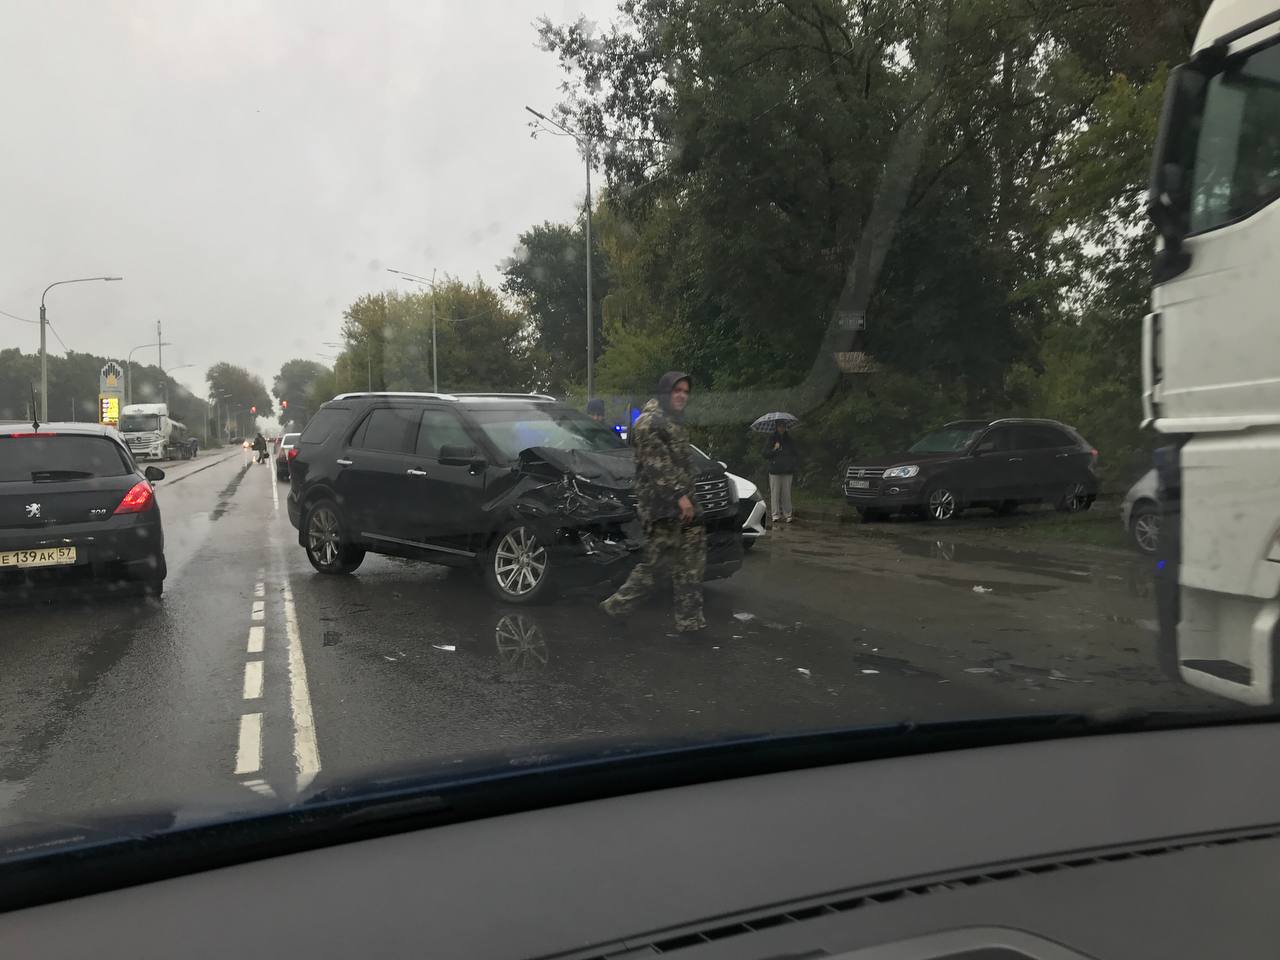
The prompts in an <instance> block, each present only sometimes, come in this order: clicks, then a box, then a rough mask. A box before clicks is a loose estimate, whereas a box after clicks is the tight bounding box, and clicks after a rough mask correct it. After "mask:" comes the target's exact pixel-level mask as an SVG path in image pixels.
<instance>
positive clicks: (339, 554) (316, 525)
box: [302, 499, 364, 574]
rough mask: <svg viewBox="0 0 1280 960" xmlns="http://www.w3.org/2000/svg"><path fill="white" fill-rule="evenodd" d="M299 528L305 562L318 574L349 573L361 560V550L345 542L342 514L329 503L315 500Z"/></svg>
mask: <svg viewBox="0 0 1280 960" xmlns="http://www.w3.org/2000/svg"><path fill="white" fill-rule="evenodd" d="M302 529H303V530H304V531H305V538H306V543H305V546H304V548H305V549H306V551H307V559H308V560H310V561H311V565H312V566H313V567H315V568H316V569H317V570H319V571H320V572H321V573H332V574H340V573H350V572H351V571H352V570H354V569H355V568H356V567H358V566H360V564H361V562H362V561H363V560H364V548H363V547H356V546H353V545H351V544H350V543H348V542H347V540H346V528H345V526H344V525H343V522H342V515H341V513H340V512H339V510H338V505H337V504H336V503H334V502H333V501H332V500H327V499H324V500H316V501H315V502H314V503H312V504H311V505H310V506H309V507H307V514H306V519H305V520H304V521H303V526H302Z"/></svg>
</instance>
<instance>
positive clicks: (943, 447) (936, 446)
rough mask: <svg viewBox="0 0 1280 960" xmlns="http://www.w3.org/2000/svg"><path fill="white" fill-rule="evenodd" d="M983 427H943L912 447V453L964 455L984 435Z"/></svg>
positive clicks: (922, 438)
mask: <svg viewBox="0 0 1280 960" xmlns="http://www.w3.org/2000/svg"><path fill="white" fill-rule="evenodd" d="M983 429H984V428H983V427H943V428H942V429H941V430H935V431H933V433H929V434H926V435H925V436H923V437H921V438H920V439H919V440H917V441H916V442H915V443H913V444H912V445H911V448H910V449H911V452H912V453H962V452H963V451H965V450H967V449H969V446H970V445H971V444H972V443H973V442H974V441H975V440H977V439H978V437H979V436H980V435H981V434H982V431H983Z"/></svg>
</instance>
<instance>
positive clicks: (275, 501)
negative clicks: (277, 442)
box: [271, 464, 280, 513]
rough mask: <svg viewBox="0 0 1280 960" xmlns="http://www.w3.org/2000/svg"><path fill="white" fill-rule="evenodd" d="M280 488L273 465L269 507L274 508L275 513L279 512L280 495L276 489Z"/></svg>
mask: <svg viewBox="0 0 1280 960" xmlns="http://www.w3.org/2000/svg"><path fill="white" fill-rule="evenodd" d="M278 486H280V481H279V480H277V479H276V468H275V465H274V464H273V465H272V467H271V505H272V506H273V507H275V511H276V513H279V512H280V493H279V491H278V490H276V487H278Z"/></svg>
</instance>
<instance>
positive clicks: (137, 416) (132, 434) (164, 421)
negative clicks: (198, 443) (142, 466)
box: [119, 403, 195, 460]
mask: <svg viewBox="0 0 1280 960" xmlns="http://www.w3.org/2000/svg"><path fill="white" fill-rule="evenodd" d="M119 429H120V434H121V436H122V437H123V438H124V442H125V443H126V444H128V445H129V449H130V450H131V451H133V455H134V457H135V458H136V459H138V460H188V459H190V458H191V457H193V456H195V445H194V444H193V443H192V441H191V437H190V435H189V434H188V433H187V428H186V427H185V426H183V425H182V424H181V423H178V421H176V420H171V419H170V418H169V406H168V404H164V403H129V404H126V405H125V407H124V409H123V410H121V412H120V423H119Z"/></svg>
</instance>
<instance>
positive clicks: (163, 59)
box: [0, 0, 615, 396]
mask: <svg viewBox="0 0 1280 960" xmlns="http://www.w3.org/2000/svg"><path fill="white" fill-rule="evenodd" d="M614 8H615V4H614V3H612V2H608V0H517V2H510V0H507V2H502V0H467V2H461V0H404V2H401V0H362V2H360V3H355V2H321V0H297V2H285V0H273V2H250V0H218V2H216V3H208V2H205V0H192V2H179V0H150V2H141V0H138V2H110V3H108V2H103V0H81V2H68V0H7V2H6V3H5V4H4V6H3V10H4V27H3V30H0V90H3V91H4V95H3V98H2V99H3V102H4V114H3V124H4V131H5V133H4V147H3V150H0V196H2V197H3V202H2V203H0V311H5V312H7V313H12V314H17V315H18V316H20V317H25V318H28V319H31V320H34V319H36V318H37V316H38V313H39V303H40V292H41V290H42V289H43V288H44V287H45V286H46V285H47V284H49V283H51V282H52V281H54V280H61V279H66V278H71V277H82V276H94V275H99V274H118V275H122V276H123V277H124V278H125V279H124V282H122V283H86V284H75V285H71V286H64V287H57V288H55V289H54V290H52V291H51V292H50V293H49V296H48V299H47V301H46V303H47V305H48V312H49V319H50V321H51V322H52V324H53V326H54V328H55V329H56V330H57V331H58V333H59V334H61V336H62V339H63V340H64V341H65V342H66V345H67V346H68V347H69V348H71V349H73V350H84V351H90V352H95V353H100V354H104V355H107V356H114V357H118V358H120V359H124V357H125V354H126V353H127V352H128V351H129V349H130V348H132V347H135V346H137V345H139V344H141V343H144V342H146V341H148V340H154V339H155V321H156V320H161V321H163V324H164V339H165V340H168V341H172V342H173V344H174V346H173V347H172V348H168V349H166V350H165V355H164V359H165V366H166V367H173V366H176V365H178V364H184V363H190V364H193V365H194V366H192V367H188V368H186V369H183V370H176V371H175V372H174V377H175V379H177V380H179V381H180V382H182V383H184V384H185V385H187V386H188V387H189V388H191V389H192V390H193V392H195V393H196V394H197V395H201V396H203V395H204V394H205V393H206V392H207V387H206V385H205V383H204V371H205V370H206V369H207V368H208V366H209V365H210V364H212V363H215V362H217V361H219V360H230V361H232V362H236V363H241V364H243V365H245V366H247V367H249V368H250V369H251V370H253V371H254V372H255V373H257V374H259V375H260V376H261V377H262V378H263V380H264V381H265V382H266V383H267V386H268V387H270V385H271V379H272V376H273V375H274V374H275V372H276V371H277V370H278V369H279V367H280V364H281V363H282V362H283V361H285V360H288V359H290V358H291V357H311V358H313V359H314V358H315V354H317V353H324V352H329V353H333V352H335V351H332V350H329V349H328V348H326V347H325V346H323V343H324V341H326V340H330V341H332V340H336V339H338V331H339V328H340V325H341V322H342V310H343V308H344V307H345V306H346V305H347V304H349V303H350V302H351V301H352V300H354V299H355V298H356V297H357V296H359V295H360V294H361V293H364V292H368V291H373V290H380V289H384V288H386V287H389V286H393V285H394V284H392V283H391V282H390V281H392V280H394V278H393V277H392V276H391V275H390V274H388V273H386V272H385V268H386V267H388V266H392V267H398V268H400V269H403V270H408V271H411V272H415V273H426V274H430V273H431V270H432V268H436V269H438V270H440V271H442V272H448V273H451V274H455V275H459V276H461V277H463V278H464V279H471V278H473V277H474V276H475V275H476V274H477V272H478V273H479V274H480V276H482V277H483V278H484V279H485V280H486V281H488V282H490V283H496V282H497V279H498V272H497V269H496V266H497V264H498V263H499V262H500V261H501V260H502V259H503V258H505V257H506V256H508V255H509V254H510V253H511V251H512V248H513V247H514V246H515V241H516V235H517V234H518V233H519V232H520V231H521V230H522V229H524V228H526V227H528V226H530V225H532V224H534V223H538V222H541V221H543V220H566V219H569V218H571V217H572V216H573V215H574V205H575V204H576V203H581V198H582V190H583V169H582V164H581V161H580V160H579V158H578V155H577V153H576V151H575V148H574V145H573V143H572V142H571V141H569V140H566V139H560V138H555V137H540V138H539V139H537V140H531V139H530V138H529V129H528V126H527V123H526V121H527V120H529V116H528V114H526V113H525V112H524V105H525V104H526V103H529V104H530V105H532V106H534V107H535V108H538V109H543V110H545V109H546V108H548V107H550V106H551V105H552V104H553V103H554V102H555V101H556V100H557V96H558V91H557V87H558V84H559V83H560V81H561V80H562V78H563V77H562V74H561V73H560V71H559V69H558V67H557V64H556V61H555V58H554V57H553V56H552V55H551V54H548V53H545V52H543V51H541V50H539V49H538V46H537V35H536V32H535V30H534V28H533V26H532V23H533V21H534V20H535V19H536V18H537V17H538V16H540V15H542V14H546V15H547V16H549V17H551V18H552V19H553V20H572V19H574V18H576V17H577V16H578V15H579V14H585V15H586V16H587V17H588V18H589V19H591V20H593V21H596V22H598V23H599V24H600V25H601V26H602V27H603V26H604V25H605V24H607V23H608V22H609V21H610V20H611V19H612V17H613V10H614ZM38 345H39V331H38V327H36V326H33V325H30V324H24V323H21V322H18V321H16V320H11V319H9V318H7V317H3V316H0V346H6V347H8V346H18V347H21V348H22V349H23V350H24V351H26V352H33V351H35V350H36V349H37V347H38ZM50 349H51V350H60V348H59V346H58V343H57V341H56V340H55V339H53V338H52V337H50ZM136 358H137V359H140V360H143V359H145V360H146V361H148V362H155V351H154V350H149V351H148V350H142V351H138V352H137V354H136Z"/></svg>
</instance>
